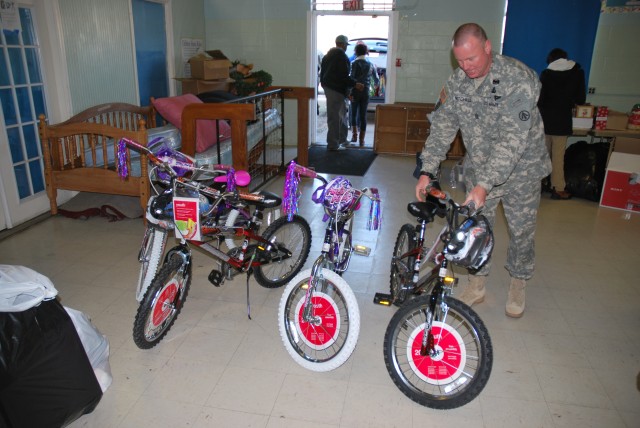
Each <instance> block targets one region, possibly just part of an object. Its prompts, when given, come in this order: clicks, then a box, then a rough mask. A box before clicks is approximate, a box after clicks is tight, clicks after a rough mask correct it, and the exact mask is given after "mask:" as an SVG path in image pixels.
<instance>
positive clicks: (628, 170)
mask: <svg viewBox="0 0 640 428" xmlns="http://www.w3.org/2000/svg"><path fill="white" fill-rule="evenodd" d="M600 205H601V206H603V207H610V208H617V209H621V210H625V211H630V212H640V155H632V154H628V153H618V152H613V153H611V158H610V159H609V165H608V168H607V175H606V176H605V179H604V185H603V186H602V196H601V197H600Z"/></svg>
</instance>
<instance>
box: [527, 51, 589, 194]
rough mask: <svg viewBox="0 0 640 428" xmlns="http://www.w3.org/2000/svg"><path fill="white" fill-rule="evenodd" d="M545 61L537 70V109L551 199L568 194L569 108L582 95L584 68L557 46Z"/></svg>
mask: <svg viewBox="0 0 640 428" xmlns="http://www.w3.org/2000/svg"><path fill="white" fill-rule="evenodd" d="M547 64H548V67H547V68H546V69H544V70H543V71H542V73H540V82H541V83H542V89H541V91H540V98H539V100H538V109H539V110H540V113H541V114H542V121H543V123H544V133H545V140H546V144H547V149H548V150H549V155H550V156H551V163H552V170H551V199H570V198H571V194H570V193H569V192H567V190H566V189H565V186H566V183H565V181H564V152H565V149H566V146H567V138H568V136H569V135H571V133H572V132H573V129H572V128H573V127H572V117H573V108H574V107H575V106H576V104H583V103H584V102H585V98H586V93H585V81H584V70H583V69H582V67H580V64H578V63H576V62H575V61H571V60H569V59H567V52H565V51H564V50H562V49H560V48H555V49H552V50H551V52H549V55H548V56H547Z"/></svg>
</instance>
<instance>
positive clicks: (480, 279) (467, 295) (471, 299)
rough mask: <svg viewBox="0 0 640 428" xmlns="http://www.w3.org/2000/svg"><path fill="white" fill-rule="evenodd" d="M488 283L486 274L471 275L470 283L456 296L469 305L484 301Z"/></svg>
mask: <svg viewBox="0 0 640 428" xmlns="http://www.w3.org/2000/svg"><path fill="white" fill-rule="evenodd" d="M486 283H487V277H486V276H479V275H469V283H468V284H467V286H466V287H465V288H464V290H462V292H461V293H460V294H459V295H457V296H455V297H456V298H457V299H458V300H460V301H462V302H464V303H466V304H467V305H468V306H472V305H475V304H476V303H482V302H483V301H484V294H485V288H484V285H485V284H486Z"/></svg>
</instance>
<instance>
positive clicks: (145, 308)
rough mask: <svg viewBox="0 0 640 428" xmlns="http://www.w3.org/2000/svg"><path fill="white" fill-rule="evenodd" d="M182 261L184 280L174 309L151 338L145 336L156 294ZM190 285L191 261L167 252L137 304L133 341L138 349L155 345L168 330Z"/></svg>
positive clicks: (179, 266)
mask: <svg viewBox="0 0 640 428" xmlns="http://www.w3.org/2000/svg"><path fill="white" fill-rule="evenodd" d="M184 263H187V267H186V275H185V276H186V280H183V281H184V287H183V290H182V292H181V293H178V294H177V295H176V299H175V300H174V304H175V310H174V312H173V314H171V316H170V317H168V318H167V319H166V320H165V321H164V323H163V325H162V328H161V329H160V331H159V332H158V334H156V335H154V337H153V338H149V337H147V334H146V332H145V330H146V325H147V323H148V321H149V317H151V316H152V315H153V312H154V308H155V305H156V303H157V297H158V294H159V293H160V292H161V291H162V290H163V288H164V287H165V285H166V282H167V280H169V279H170V278H172V277H173V274H174V273H176V272H177V271H178V270H179V269H180V268H181V267H182V266H183V264H184ZM190 285H191V263H188V262H186V261H185V260H184V258H183V256H182V255H181V254H179V253H173V254H172V253H169V254H168V255H167V259H166V261H165V263H163V265H162V267H161V268H160V271H159V272H158V274H157V275H156V277H155V278H154V279H153V282H152V283H151V285H150V286H149V288H148V289H147V292H146V293H145V295H144V298H143V299H142V302H141V303H140V306H138V312H137V313H136V318H135V321H134V323H133V341H134V342H135V344H136V345H137V346H138V348H140V349H150V348H153V347H154V346H156V345H157V344H158V343H159V342H160V341H161V340H162V339H163V338H164V337H165V336H166V334H167V333H168V332H169V330H170V329H171V327H172V326H173V323H174V322H175V321H176V319H177V318H178V315H180V311H181V310H182V307H183V306H184V302H185V300H186V299H187V295H188V294H189V286H190Z"/></svg>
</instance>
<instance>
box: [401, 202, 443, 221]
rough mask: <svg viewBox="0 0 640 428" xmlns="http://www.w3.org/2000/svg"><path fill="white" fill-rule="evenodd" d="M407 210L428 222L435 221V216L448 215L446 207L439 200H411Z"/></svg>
mask: <svg viewBox="0 0 640 428" xmlns="http://www.w3.org/2000/svg"><path fill="white" fill-rule="evenodd" d="M407 211H409V214H411V215H412V216H414V217H417V218H419V219H422V220H426V221H428V222H431V221H433V218H434V216H436V215H437V216H438V217H444V216H445V215H446V212H447V211H446V207H444V206H442V205H441V204H440V203H439V202H433V201H431V200H429V199H427V201H425V202H410V203H409V205H407Z"/></svg>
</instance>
